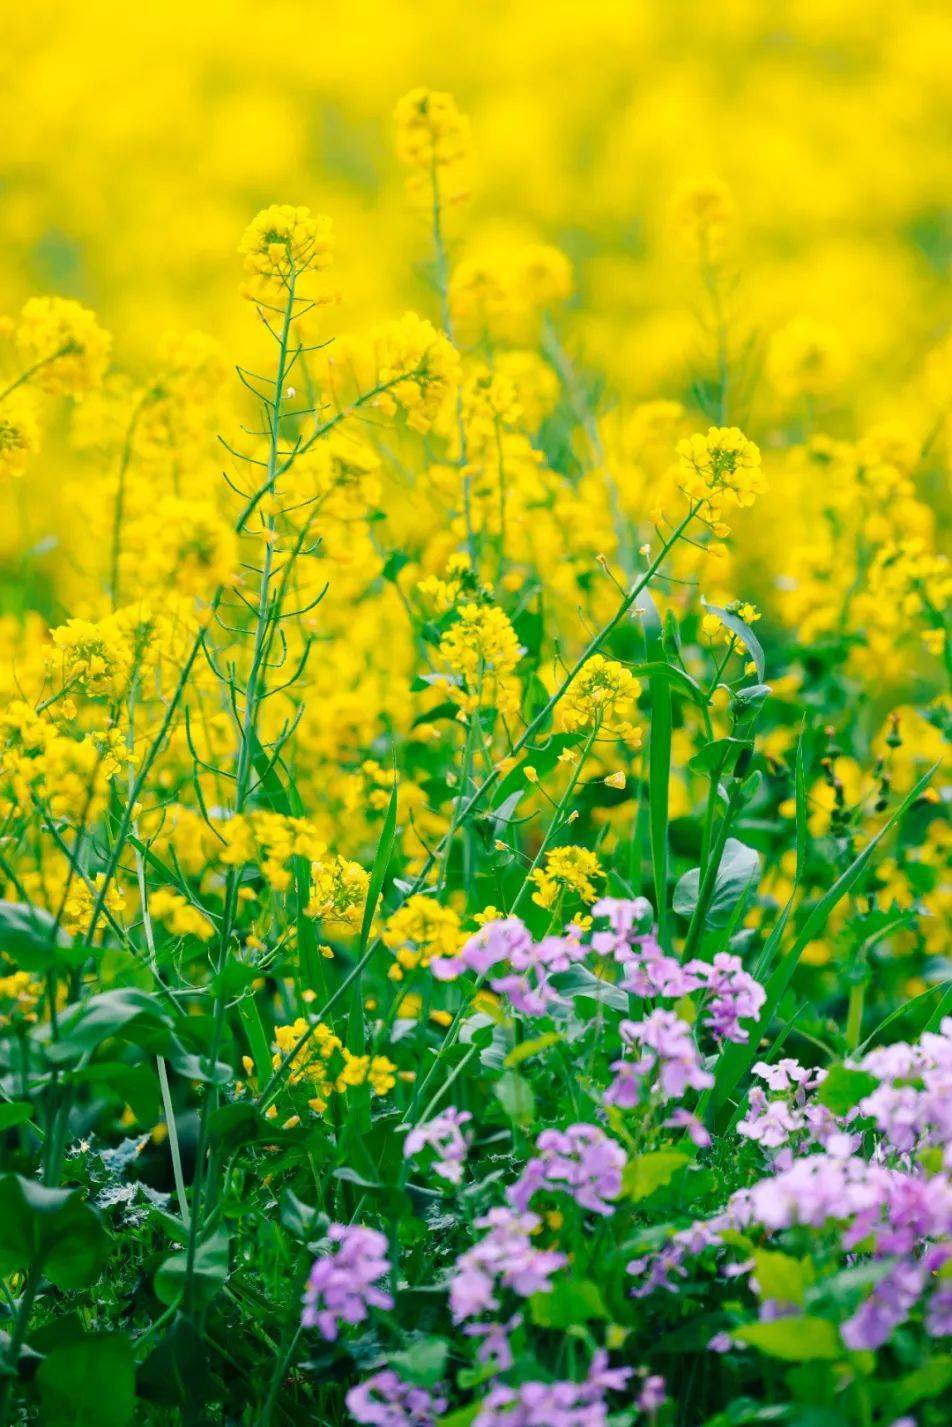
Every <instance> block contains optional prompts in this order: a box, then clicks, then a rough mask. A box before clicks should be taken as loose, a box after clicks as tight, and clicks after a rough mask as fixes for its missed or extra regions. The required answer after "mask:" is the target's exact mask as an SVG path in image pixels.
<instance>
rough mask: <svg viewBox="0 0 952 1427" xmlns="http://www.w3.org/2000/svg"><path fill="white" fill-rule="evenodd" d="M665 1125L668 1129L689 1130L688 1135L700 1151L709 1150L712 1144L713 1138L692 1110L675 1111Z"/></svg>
mask: <svg viewBox="0 0 952 1427" xmlns="http://www.w3.org/2000/svg"><path fill="white" fill-rule="evenodd" d="M664 1123H665V1126H666V1127H667V1128H668V1129H672V1130H687V1132H688V1135H689V1136H690V1138H691V1139H692V1140H693V1141H694V1143H695V1144H696V1145H697V1147H698V1149H699V1150H705V1149H707V1147H708V1145H709V1144H710V1143H711V1136H710V1134H709V1133H708V1131H707V1129H706V1128H705V1126H704V1125H703V1124H702V1123H701V1121H700V1120H699V1119H698V1117H697V1115H694V1114H692V1113H691V1111H690V1110H685V1109H683V1108H681V1109H677V1110H674V1111H672V1113H671V1114H670V1115H669V1116H668V1118H667V1119H666V1120H665V1122H664Z"/></svg>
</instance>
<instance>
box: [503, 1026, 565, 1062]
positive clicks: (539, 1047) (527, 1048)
mask: <svg viewBox="0 0 952 1427" xmlns="http://www.w3.org/2000/svg"><path fill="white" fill-rule="evenodd" d="M564 1039H565V1037H564V1036H563V1034H562V1032H561V1031H546V1032H545V1034H544V1035H541V1036H533V1037H532V1039H531V1040H527V1041H520V1042H519V1044H518V1045H516V1046H513V1048H512V1050H511V1051H509V1053H508V1055H507V1056H506V1058H505V1060H504V1061H503V1065H504V1066H505V1067H506V1069H507V1070H510V1069H511V1068H512V1066H514V1065H521V1064H522V1062H523V1061H524V1060H531V1059H532V1057H533V1056H534V1055H539V1054H541V1052H542V1051H544V1050H548V1049H549V1047H550V1046H553V1045H558V1044H559V1042H560V1041H563V1040H564Z"/></svg>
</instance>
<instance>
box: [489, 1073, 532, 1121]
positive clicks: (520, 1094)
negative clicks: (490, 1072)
mask: <svg viewBox="0 0 952 1427" xmlns="http://www.w3.org/2000/svg"><path fill="white" fill-rule="evenodd" d="M493 1090H494V1092H495V1094H496V1097H497V1099H498V1100H499V1103H500V1104H501V1105H502V1108H503V1109H504V1110H505V1112H506V1114H507V1115H508V1116H509V1118H510V1120H514V1121H515V1122H516V1124H517V1125H528V1124H530V1123H531V1121H532V1118H533V1116H534V1115H535V1095H534V1094H533V1093H532V1086H531V1085H530V1084H529V1082H528V1080H525V1079H524V1078H523V1077H522V1076H521V1075H519V1074H518V1072H517V1071H515V1070H507V1071H505V1073H504V1074H502V1075H500V1077H499V1079H498V1080H497V1081H496V1083H495V1085H494V1086H493Z"/></svg>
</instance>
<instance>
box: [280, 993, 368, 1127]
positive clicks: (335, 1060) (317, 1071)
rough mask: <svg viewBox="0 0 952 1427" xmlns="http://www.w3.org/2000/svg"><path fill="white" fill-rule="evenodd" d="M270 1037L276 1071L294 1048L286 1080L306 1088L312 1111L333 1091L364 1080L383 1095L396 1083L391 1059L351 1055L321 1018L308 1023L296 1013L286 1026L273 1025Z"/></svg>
mask: <svg viewBox="0 0 952 1427" xmlns="http://www.w3.org/2000/svg"><path fill="white" fill-rule="evenodd" d="M274 1039H275V1045H276V1046H277V1050H276V1052H275V1054H274V1056H273V1057H272V1065H273V1068H274V1069H275V1070H278V1069H279V1067H280V1066H281V1065H282V1063H283V1061H284V1059H285V1057H286V1056H288V1055H290V1054H291V1052H292V1051H294V1054H293V1055H292V1056H291V1059H290V1062H289V1067H288V1072H287V1074H288V1080H289V1083H290V1084H291V1085H295V1086H296V1085H301V1086H304V1087H305V1088H306V1089H307V1091H308V1092H309V1093H308V1105H309V1106H310V1108H311V1109H312V1110H313V1111H314V1112H315V1113H316V1114H319V1115H320V1114H323V1112H324V1111H325V1110H326V1109H327V1104H328V1101H329V1100H330V1097H331V1096H332V1095H333V1094H335V1093H337V1094H344V1093H345V1092H346V1091H347V1090H348V1089H351V1088H353V1087H354V1086H357V1085H363V1084H365V1083H368V1084H369V1085H370V1088H371V1090H372V1091H373V1093H374V1094H375V1095H386V1094H387V1092H388V1091H389V1090H392V1089H393V1087H394V1085H395V1084H396V1066H395V1065H394V1063H393V1061H392V1060H389V1059H388V1058H387V1057H386V1056H384V1055H374V1056H370V1055H360V1056H358V1055H354V1054H352V1052H351V1051H349V1050H347V1049H346V1048H345V1046H344V1044H343V1042H342V1041H341V1039H340V1037H339V1036H337V1035H335V1034H334V1032H333V1031H332V1030H331V1029H330V1027H329V1026H326V1025H325V1024H324V1022H323V1021H320V1022H318V1023H317V1024H316V1025H313V1026H309V1024H308V1022H307V1021H306V1020H305V1019H304V1017H303V1016H299V1017H298V1018H297V1020H296V1021H293V1022H292V1023H291V1024H290V1025H284V1026H275V1028H274ZM299 1041H300V1042H301V1044H300V1045H298V1042H299ZM295 1047H297V1049H296V1050H295Z"/></svg>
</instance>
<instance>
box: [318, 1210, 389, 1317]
mask: <svg viewBox="0 0 952 1427" xmlns="http://www.w3.org/2000/svg"><path fill="white" fill-rule="evenodd" d="M327 1238H328V1241H329V1242H330V1243H331V1244H334V1245H335V1246H336V1248H335V1251H334V1252H333V1253H329V1254H327V1255H325V1256H324V1257H323V1258H319V1259H315V1261H314V1264H313V1265H312V1267H311V1272H310V1274H309V1276H308V1280H307V1287H306V1288H305V1290H304V1308H303V1311H302V1313H301V1323H302V1324H303V1326H304V1327H305V1328H316V1329H317V1330H318V1332H319V1333H320V1334H321V1336H322V1337H323V1338H326V1339H327V1340H328V1341H329V1342H333V1340H334V1339H335V1338H336V1337H337V1334H338V1329H339V1325H340V1324H341V1323H362V1322H363V1321H364V1319H365V1318H366V1317H367V1310H368V1308H392V1307H393V1299H392V1298H391V1297H390V1294H389V1293H386V1292H384V1290H383V1289H381V1288H377V1287H376V1286H375V1285H376V1282H377V1280H378V1279H380V1278H384V1277H386V1275H387V1274H389V1272H390V1264H389V1262H388V1261H387V1240H386V1239H385V1238H384V1236H383V1234H380V1233H378V1232H377V1230H376V1229H365V1228H364V1227H363V1226H362V1225H360V1224H331V1226H330V1228H329V1229H328V1231H327Z"/></svg>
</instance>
